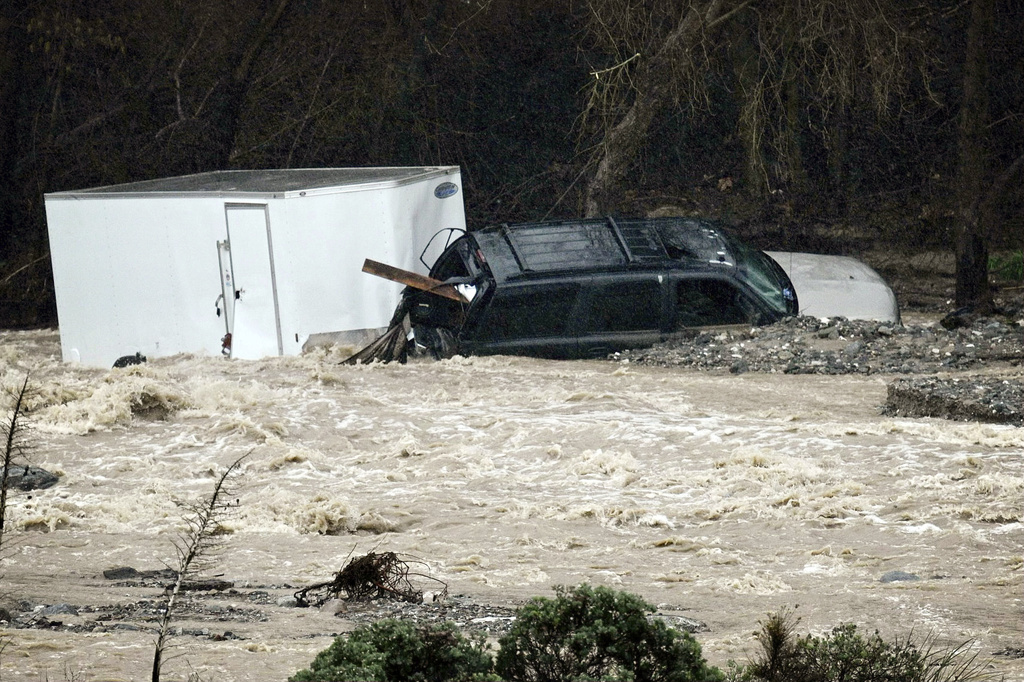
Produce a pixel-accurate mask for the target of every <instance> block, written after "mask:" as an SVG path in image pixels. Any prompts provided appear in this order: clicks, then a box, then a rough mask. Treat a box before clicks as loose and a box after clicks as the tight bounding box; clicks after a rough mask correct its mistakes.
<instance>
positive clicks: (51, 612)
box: [36, 604, 78, 616]
mask: <svg viewBox="0 0 1024 682" xmlns="http://www.w3.org/2000/svg"><path fill="white" fill-rule="evenodd" d="M36 613H38V614H39V615H42V616H56V615H58V614H68V615H72V616H77V615H78V609H76V608H75V607H74V606H72V605H71V604H54V605H52V606H44V607H42V608H41V609H38V610H37V611H36Z"/></svg>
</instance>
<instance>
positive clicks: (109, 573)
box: [103, 566, 142, 580]
mask: <svg viewBox="0 0 1024 682" xmlns="http://www.w3.org/2000/svg"><path fill="white" fill-rule="evenodd" d="M103 577H104V578H106V579H107V580H134V579H138V578H141V577H142V574H141V573H139V572H138V571H136V570H135V569H134V568H132V567H131V566H120V567H118V568H108V569H107V570H105V571H103Z"/></svg>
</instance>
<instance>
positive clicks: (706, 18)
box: [585, 0, 749, 216]
mask: <svg viewBox="0 0 1024 682" xmlns="http://www.w3.org/2000/svg"><path fill="white" fill-rule="evenodd" d="M747 4H749V1H748V2H741V1H740V0H704V2H702V3H698V2H693V3H691V4H690V7H689V9H687V10H686V11H685V12H684V13H683V16H682V18H681V19H680V20H679V24H678V25H677V26H676V27H675V29H674V30H673V31H672V32H671V33H670V34H669V35H668V37H667V38H666V39H665V42H664V44H663V45H662V46H661V48H660V49H659V50H658V52H657V53H656V54H655V55H654V56H653V57H651V59H650V62H649V63H648V65H647V67H646V69H644V71H643V73H642V74H640V76H639V85H638V87H637V93H636V98H635V99H634V100H633V105H632V106H631V107H630V108H629V111H627V112H626V114H625V115H624V116H623V117H622V120H621V121H619V122H618V123H617V124H615V126H613V127H612V128H611V129H610V130H609V131H608V132H607V134H606V135H605V138H604V141H603V142H602V145H601V146H602V154H601V159H600V161H599V162H598V165H597V171H596V172H595V173H594V177H593V178H592V179H591V180H590V183H589V184H588V186H587V198H586V207H585V210H586V214H587V215H588V216H598V215H602V214H604V213H607V212H610V211H611V210H612V209H613V208H614V207H615V204H616V202H615V198H614V197H615V190H616V188H617V187H618V184H619V183H620V182H621V180H622V178H623V177H624V176H625V174H626V171H627V170H628V168H629V165H630V163H632V161H633V159H634V158H636V155H637V153H638V152H639V150H640V148H641V147H642V146H643V144H644V142H645V141H646V139H647V132H648V130H650V127H651V122H652V121H653V120H654V117H655V116H656V115H657V114H658V113H659V112H660V111H661V109H662V107H663V106H664V105H665V103H666V101H667V100H668V95H669V90H670V82H671V78H672V73H671V71H672V67H673V63H674V62H675V60H678V59H680V56H681V55H685V54H686V53H687V52H688V51H689V50H692V49H694V48H695V47H696V46H697V45H699V44H700V43H701V42H702V41H704V40H707V39H708V37H709V36H708V33H709V32H710V31H711V30H712V29H715V28H717V27H718V26H719V25H720V24H721V23H722V21H723V20H724V19H726V18H728V17H729V16H731V14H732V12H733V11H734V10H736V9H739V8H742V7H744V6H746V5H747Z"/></svg>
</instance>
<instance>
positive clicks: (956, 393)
mask: <svg viewBox="0 0 1024 682" xmlns="http://www.w3.org/2000/svg"><path fill="white" fill-rule="evenodd" d="M612 359H613V360H615V361H618V362H623V363H630V362H635V363H641V364H649V365H661V366H682V367H691V368H696V369H705V370H728V371H730V372H732V373H734V374H740V373H743V372H782V373H786V374H887V375H896V376H894V381H893V382H892V383H891V384H890V386H889V391H888V393H889V397H888V400H887V404H886V411H887V412H888V413H890V414H893V415H899V416H913V417H920V416H927V417H946V418H950V419H967V420H978V421H987V422H1000V423H1010V424H1017V425H1021V424H1024V416H1022V409H1024V383H1022V378H1024V369H1022V363H1024V328H1022V326H1021V324H1020V322H1019V321H1016V320H1012V319H1008V318H1003V319H995V318H981V319H977V320H974V321H973V323H972V324H970V325H969V326H962V327H959V328H955V329H946V328H944V327H942V326H941V325H939V324H937V323H929V324H906V325H898V324H889V323H879V322H865V321H859V320H858V321H853V320H845V319H842V318H836V319H830V320H821V319H818V318H814V317H796V318H789V319H787V320H784V321H782V322H779V323H777V324H774V325H770V326H767V327H758V328H753V329H744V330H716V331H701V332H697V333H693V334H682V335H680V336H679V337H678V338H674V339H672V340H671V341H668V342H666V343H662V344H659V345H657V346H654V347H652V348H644V349H638V350H630V351H625V352H622V353H616V354H615V355H614V356H612ZM923 375H931V376H923Z"/></svg>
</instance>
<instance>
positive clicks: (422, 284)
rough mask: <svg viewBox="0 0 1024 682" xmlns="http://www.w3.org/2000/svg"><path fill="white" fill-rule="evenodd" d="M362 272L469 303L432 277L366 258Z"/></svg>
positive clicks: (455, 291)
mask: <svg viewBox="0 0 1024 682" xmlns="http://www.w3.org/2000/svg"><path fill="white" fill-rule="evenodd" d="M363 272H368V273H370V274H371V275H377V276H378V277H383V278H384V279H389V280H391V281H392V282H398V283H399V284H404V285H406V286H410V287H412V288H414V289H421V290H423V291H429V292H430V293H432V294H437V295H438V296H444V297H445V298H450V299H452V300H453V301H458V302H459V303H469V301H467V300H466V298H465V297H464V296H463V295H462V294H460V293H459V292H458V290H457V289H456V288H455V287H453V286H452V285H451V284H445V283H444V282H442V281H441V280H439V279H434V278H433V277H426V276H424V275H420V274H418V273H415V272H410V271H408V270H403V269H401V268H396V267H394V266H393V265H387V264H385V263H378V262H377V261H375V260H370V259H369V258H367V259H366V260H365V261H363Z"/></svg>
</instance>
